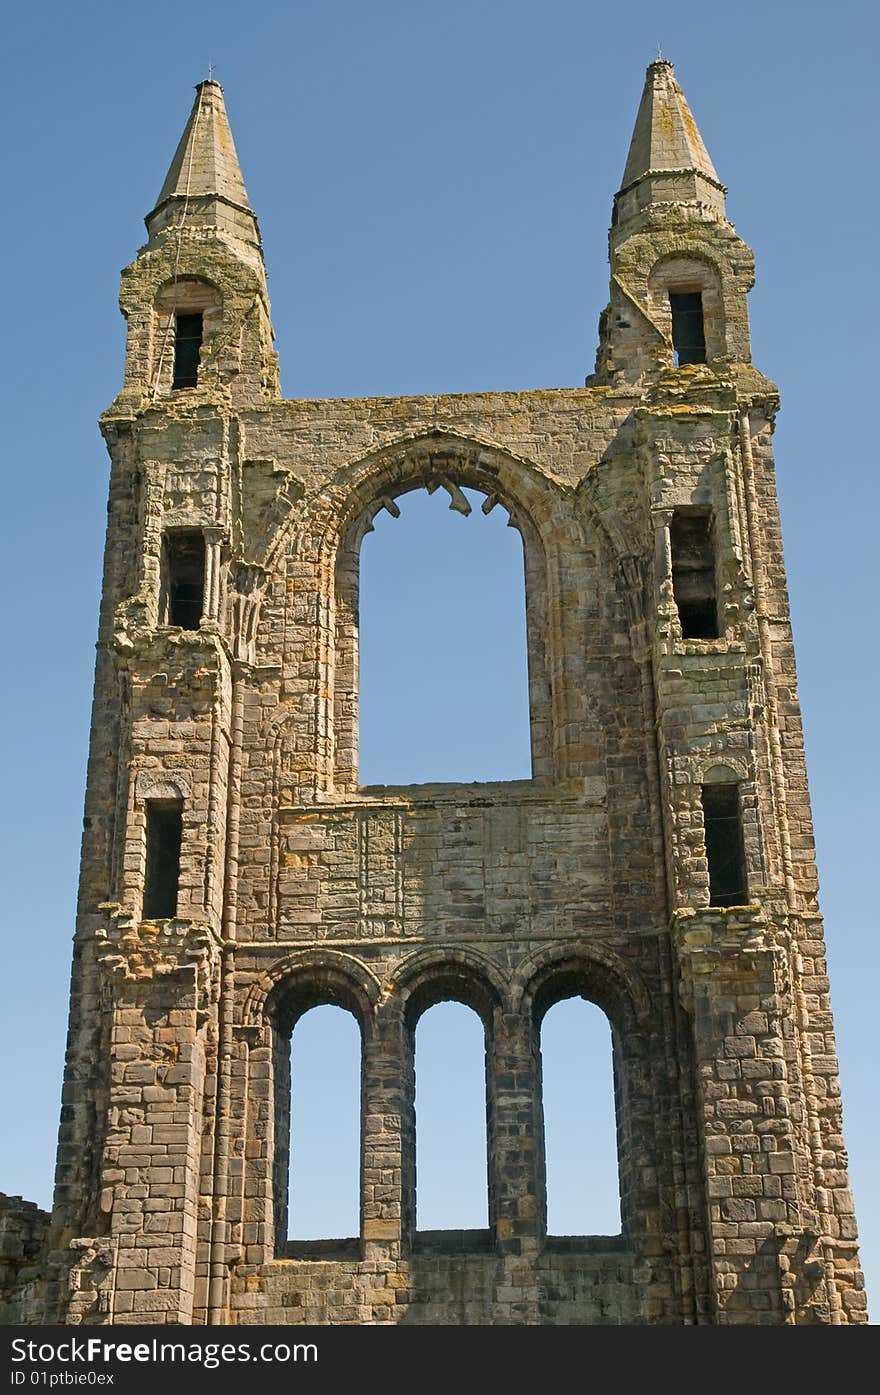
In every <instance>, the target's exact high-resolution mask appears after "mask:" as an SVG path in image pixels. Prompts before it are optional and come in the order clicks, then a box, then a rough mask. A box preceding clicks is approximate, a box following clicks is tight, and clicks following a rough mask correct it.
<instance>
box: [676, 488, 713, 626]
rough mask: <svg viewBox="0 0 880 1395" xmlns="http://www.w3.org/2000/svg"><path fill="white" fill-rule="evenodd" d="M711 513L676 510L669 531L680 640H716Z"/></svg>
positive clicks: (705, 510) (706, 510) (706, 511)
mask: <svg viewBox="0 0 880 1395" xmlns="http://www.w3.org/2000/svg"><path fill="white" fill-rule="evenodd" d="M713 533H714V529H713V527H712V515H711V513H710V512H709V511H708V509H704V510H702V511H700V512H687V513H685V512H680V511H679V510H677V509H676V511H675V513H674V514H673V517H672V525H671V527H670V530H669V534H670V543H671V547H672V589H673V592H674V595H675V604H676V606H677V607H678V618H679V622H680V624H681V634H682V638H683V639H717V638H718V635H719V630H718V598H717V594H716V581H715V539H714V536H713Z"/></svg>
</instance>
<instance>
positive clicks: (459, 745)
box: [359, 485, 532, 784]
mask: <svg viewBox="0 0 880 1395" xmlns="http://www.w3.org/2000/svg"><path fill="white" fill-rule="evenodd" d="M447 491H448V492H447ZM450 498H451V500H452V502H451V505H450ZM483 505H484V496H483V495H481V494H479V493H478V492H477V491H475V490H471V489H466V490H462V489H459V488H458V487H457V486H455V485H446V486H445V487H439V488H437V489H436V490H435V491H432V493H430V494H428V493H427V492H425V491H424V490H417V491H414V492H410V493H407V494H405V495H403V496H401V497H399V498H398V499H397V500H396V501H395V503H394V505H393V511H394V512H395V513H396V512H399V513H400V515H401V517H400V518H399V519H397V520H395V518H394V517H393V516H392V513H391V512H389V511H388V510H387V509H382V510H380V512H379V513H378V514H377V515H376V516H375V518H374V520H373V532H372V535H368V536H367V537H366V538H365V540H364V542H363V544H362V547H361V565H360V601H359V651H360V657H359V663H360V680H359V689H360V702H359V721H360V738H359V747H360V767H359V779H360V783H361V784H379V783H382V784H422V783H425V782H428V781H442V782H451V781H456V782H471V781H486V780H511V779H528V778H530V776H531V773H532V768H531V752H530V732H529V675H528V657H527V641H526V606H525V575H524V566H523V542H522V537H521V535H520V533H519V531H518V529H517V528H515V527H508V526H507V524H508V522H509V519H508V515H507V513H506V511H505V510H504V508H503V507H499V508H493V509H491V511H490V512H488V514H487V513H486V511H485V509H484V508H483V507H482V506H483Z"/></svg>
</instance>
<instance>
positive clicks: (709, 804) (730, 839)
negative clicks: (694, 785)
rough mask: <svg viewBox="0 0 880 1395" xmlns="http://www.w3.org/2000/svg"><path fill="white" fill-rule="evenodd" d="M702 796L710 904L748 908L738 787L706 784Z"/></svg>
mask: <svg viewBox="0 0 880 1395" xmlns="http://www.w3.org/2000/svg"><path fill="white" fill-rule="evenodd" d="M702 793H703V824H704V828H705V836H706V858H707V861H708V863H709V905H710V906H745V905H747V903H748V899H749V898H748V887H747V884H746V859H745V850H744V848H743V829H742V809H741V804H740V794H739V786H738V785H733V784H730V785H703V791H702Z"/></svg>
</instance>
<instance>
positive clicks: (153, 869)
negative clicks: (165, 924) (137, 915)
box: [144, 799, 183, 920]
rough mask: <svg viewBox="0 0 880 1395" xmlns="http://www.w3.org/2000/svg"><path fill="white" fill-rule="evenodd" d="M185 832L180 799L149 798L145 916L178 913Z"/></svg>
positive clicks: (166, 916) (152, 917)
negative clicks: (181, 856) (181, 845)
mask: <svg viewBox="0 0 880 1395" xmlns="http://www.w3.org/2000/svg"><path fill="white" fill-rule="evenodd" d="M182 836H183V805H182V803H181V802H180V800H175V799H167V800H166V799H151V800H149V801H148V803H147V866H146V876H145V879H144V920H167V919H169V918H170V917H171V916H174V915H177V892H178V887H179V884H180V844H181V839H182Z"/></svg>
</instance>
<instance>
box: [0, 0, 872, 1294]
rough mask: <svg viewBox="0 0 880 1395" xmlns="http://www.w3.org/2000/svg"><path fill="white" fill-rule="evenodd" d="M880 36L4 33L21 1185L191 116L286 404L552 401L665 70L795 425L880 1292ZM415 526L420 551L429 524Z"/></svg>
mask: <svg viewBox="0 0 880 1395" xmlns="http://www.w3.org/2000/svg"><path fill="white" fill-rule="evenodd" d="M877 30H878V23H877V8H876V6H875V5H874V4H869V3H863V4H862V3H853V2H852V0H841V3H839V4H837V5H835V6H834V7H833V8H832V9H829V7H828V6H827V5H821V6H820V5H818V4H815V3H809V0H807V2H806V3H793V0H785V2H784V3H776V4H770V5H768V4H766V3H760V4H758V3H755V0H740V3H738V4H737V5H736V7H735V9H733V10H732V9H731V8H730V7H729V6H727V7H722V6H711V5H706V4H705V3H681V2H680V0H669V3H667V4H666V5H664V6H662V7H659V6H657V5H655V4H651V3H639V0H619V3H618V4H616V5H614V6H612V5H609V4H607V3H606V4H602V5H591V4H589V3H584V0H544V3H542V4H540V5H538V4H537V3H535V0H532V3H525V2H524V0H508V3H502V0H486V2H485V3H480V0H469V2H468V0H437V2H436V3H434V2H433V0H431V2H429V3H424V4H414V3H412V0H410V3H389V2H388V0H375V2H374V3H372V4H363V3H353V0H344V2H341V3H331V2H330V0H325V3H318V2H317V0H312V3H296V0H290V2H289V3H284V4H279V3H273V0H264V3H263V4H261V5H260V6H254V5H251V6H247V7H244V6H235V5H231V4H228V3H226V0H214V2H213V3H211V4H206V3H202V0H193V2H192V3H190V4H188V5H185V6H184V5H180V4H174V5H172V4H169V3H167V0H154V3H152V4H151V5H149V6H147V7H145V6H143V5H133V4H126V3H118V2H117V3H114V4H109V3H92V4H89V5H83V6H68V5H64V6H62V5H61V4H58V3H53V4H40V3H32V4H30V5H29V6H27V7H25V6H17V7H15V9H14V10H13V11H12V12H11V13H10V14H9V15H8V16H7V18H6V21H5V25H4V45H3V53H2V55H0V65H2V83H0V102H2V104H3V106H4V108H5V110H4V111H3V130H4V142H3V161H4V164H5V168H4V171H3V187H4V191H5V193H6V196H7V209H6V216H5V219H4V222H3V238H4V243H5V245H4V249H3V251H4V265H5V267H6V268H7V271H6V282H5V288H4V301H5V306H4V308H5V311H6V324H7V332H6V335H5V336H4V338H3V341H2V346H0V352H2V355H3V365H2V374H0V391H2V393H3V396H4V403H3V445H4V448H5V465H6V469H5V479H4V503H5V506H6V518H7V525H6V535H5V555H6V565H5V577H6V585H7V594H6V606H5V611H4V614H5V642H4V644H3V649H2V654H3V663H4V665H5V670H6V673H5V682H4V683H3V685H2V689H0V700H2V703H3V711H2V719H0V731H2V732H3V733H4V736H5V737H6V738H7V740H6V749H5V751H4V775H5V781H4V784H5V798H4V800H3V802H2V818H3V827H2V837H0V850H2V857H3V861H4V867H3V886H4V898H3V911H2V916H3V946H4V954H5V960H4V967H5V971H6V972H5V992H4V1008H5V1011H4V1015H3V1020H2V1026H0V1030H2V1039H0V1051H2V1056H0V1059H2V1060H3V1062H4V1065H3V1067H2V1098H0V1105H2V1111H3V1112H2V1116H0V1117H2V1118H3V1119H4V1128H3V1130H2V1143H0V1150H2V1154H0V1187H2V1188H3V1189H4V1190H6V1191H11V1192H22V1193H24V1194H25V1195H26V1196H29V1197H31V1198H33V1199H34V1200H37V1201H39V1202H40V1203H41V1204H44V1205H45V1204H47V1202H48V1201H49V1197H50V1191H51V1170H52V1159H53V1153H54V1136H55V1130H56V1125H57V1114H58V1094H59V1086H60V1078H61V1066H62V1056H63V1040H64V1030H65V1023H66V1011H67V984H68V973H69V957H70V936H71V933H72V929H73V906H74V894H75V879H76V867H77V860H78V845H79V829H80V817H81V809H82V793H83V786H84V773H85V758H86V741H87V724H88V708H89V699H90V689H91V675H92V664H93V643H94V636H95V628H96V617H97V602H98V591H99V583H100V560H101V547H102V533H103V521H104V508H105V501H106V488H107V457H106V453H105V451H104V447H103V444H102V442H101V440H100V438H99V436H98V432H97V429H96V425H95V422H96V418H97V416H98V414H99V412H100V411H101V410H102V409H103V408H104V407H105V406H107V405H108V403H109V402H110V400H111V399H112V397H113V395H114V393H115V392H116V390H117V388H118V386H119V384H120V381H121V369H122V349H123V322H122V319H121V317H120V316H119V313H118V310H117V307H116V297H117V291H118V274H119V270H120V268H121V267H122V266H123V265H125V264H126V262H128V261H129V260H130V259H131V258H132V256H133V255H134V253H135V252H136V250H137V248H138V247H139V246H140V245H141V243H142V242H143V239H144V229H143V224H142V222H141V219H142V217H143V215H144V214H145V213H146V212H147V211H148V210H149V209H150V207H151V206H152V203H153V201H154V200H155V197H156V194H157V193H158V190H159V187H160V184H161V182H162V178H163V176H164V173H165V170H166V168H167V165H168V163H169V161H170V158H171V155H172V153H173V150H174V147H175V144H176V142H177V140H178V137H179V135H180V132H181V129H182V127H183V123H184V121H185V119H186V116H187V114H188V111H189V108H190V104H191V100H192V88H193V85H194V83H195V82H196V81H198V80H199V78H201V77H202V76H204V75H205V74H206V70H207V65H208V63H209V62H211V63H213V64H214V66H215V72H216V76H218V77H219V79H220V80H221V81H222V82H223V84H224V87H225V90H226V97H227V104H228V108H229V112H230V116H231V119H232V124H233V129H234V132H235V137H236V142H237V145H238V151H239V155H240V157H241V161H242V165H243V169H244V174H245V179H246V182H247V186H248V189H249V192H250V196H251V201H252V203H253V204H254V207H255V208H256V210H257V213H258V215H259V218H260V223H261V227H262V230H263V234H264V241H265V249H266V258H267V264H268V268H269V278H270V279H269V285H270V293H271V297H272V305H273V312H274V322H275V328H276V333H277V339H278V349H279V353H280V356H281V366H282V379H283V384H284V390H285V392H286V394H287V395H289V396H297V397H309V396H349V395H356V396H361V395H368V394H395V393H412V392H434V391H463V390H469V389H495V388H529V387H550V386H557V385H564V384H578V383H581V382H582V381H583V378H584V376H585V374H586V373H588V372H589V371H590V370H591V368H592V363H593V355H594V352H595V341H596V332H595V326H596V321H597V318H598V315H599V312H600V310H601V309H602V307H603V306H604V305H605V303H606V298H607V274H608V273H607V261H606V234H607V227H608V221H609V216H610V208H611V198H612V195H613V193H614V192H615V190H616V188H617V187H618V184H619V182H620V176H621V173H622V169H623V163H624V158H625V154H626V148H627V143H628V140H629V135H630V132H631V129H632V123H633V119H634V116H635V111H636V106H637V103H638V98H639V94H640V91H641V85H642V79H643V74H644V68H645V65H646V63H647V62H649V61H650V60H651V58H652V57H653V56H654V55H655V53H656V48H657V44H658V41H659V42H662V44H663V51H664V53H665V54H667V55H668V56H669V57H670V58H672V60H673V61H674V63H675V65H676V70H677V74H678V77H679V79H680V81H681V82H682V85H683V86H684V89H685V92H686V94H687V96H688V99H689V101H690V104H691V107H692V109H693V111H694V113H695V115H696V118H697V121H698V123H699V125H700V128H701V131H702V134H703V137H704V139H705V141H706V143H707V145H708V148H709V150H710V153H711V155H712V157H713V160H714V162H715V165H716V167H717V169H718V171H719V174H720V177H721V178H722V180H723V181H724V182H725V183H726V184H727V185H728V186H729V190H730V193H729V198H728V210H729V214H730V217H731V218H732V220H733V221H734V222H735V224H736V226H737V228H738V230H739V231H740V233H741V234H742V236H743V237H744V238H745V239H746V240H747V241H748V242H749V243H750V244H751V246H752V247H753V248H754V250H755V253H756V257H757V274H758V283H757V286H756V288H755V290H754V292H753V293H752V296H751V315H752V336H753V351H754V357H755V361H756V363H757V364H758V366H759V367H761V368H762V369H763V370H764V371H765V372H767V373H768V374H769V375H770V376H771V377H773V378H774V379H775V380H776V381H777V382H778V383H779V384H780V387H781V390H782V400H783V411H782V414H781V416H780V421H779V428H778V431H777V437H776V445H777V463H778V467H779V488H780V498H781V505H782V517H783V530H784V538H785V546H786V559H787V563H788V572H789V581H790V586H791V594H792V609H793V615H794V622H795V634H796V645H797V656H798V665H799V673H800V693H801V700H802V704H803V709H804V716H805V722H806V732H807V755H808V764H809V773H810V782H811V790H812V796H813V803H814V809H815V818H816V831H817V838H818V848H819V865H820V873H821V877H822V902H823V907H824V910H825V913H826V918H827V924H828V943H829V958H830V964H831V971H832V989H833V1006H834V1010H835V1014H836V1023H837V1031H838V1040H839V1047H840V1054H841V1062H842V1074H843V1092H844V1104H845V1110H846V1113H845V1123H846V1132H847V1139H848V1143H849V1148H850V1155H851V1164H852V1173H853V1178H854V1182H855V1187H856V1200H857V1205H858V1209H859V1217H860V1222H861V1227H862V1234H863V1242H864V1251H863V1253H864V1259H865V1265H866V1269H867V1271H868V1275H869V1285H870V1282H871V1278H872V1277H873V1279H874V1284H873V1287H874V1291H875V1294H876V1293H877V1292H880V1282H878V1281H880V1205H878V1197H877V1167H876V1158H877V1131H878V1124H877V1108H876V1087H875V1075H876V1070H875V1057H876V1042H875V1010H874V1002H873V999H874V996H875V992H876V985H877V983H878V982H880V962H878V960H880V951H878V936H877V931H876V905H877V894H876V886H875V882H874V875H873V874H874V869H875V865H876V862H877V852H876V844H877V824H878V821H877V812H876V791H877V789H878V788H880V778H878V777H880V771H878V754H877V742H876V739H875V735H874V733H875V730H876V706H877V705H876V699H875V691H876V686H877V647H876V640H877V635H876V615H877V603H876V596H877V582H878V577H877V567H876V557H877V552H878V548H877V541H876V519H877V517H878V502H880V501H878V498H877V494H878V472H877V468H876V463H877V462H876V444H875V439H876V438H875V435H874V430H875V428H874V426H873V423H872V420H871V414H872V411H873V405H874V401H875V397H876V387H875V380H876V374H877V351H876V324H877V313H878V305H877V276H876V265H875V257H876V251H875V241H876V231H875V230H876V228H877V226H878V208H877V202H878V194H877V189H878V182H877V178H876V150H877V148H878V135H880V133H878V130H877V101H876V88H877V82H876V53H877V40H878V32H877ZM453 521H454V522H456V523H458V522H459V520H457V519H454V520H453ZM490 522H491V520H490ZM400 524H405V525H406V527H405V529H404V530H403V533H401V534H400V535H399V536H400V537H401V538H402V537H403V536H404V534H405V532H406V529H408V528H411V527H412V528H415V527H416V526H417V523H416V521H415V520H413V521H411V522H407V517H406V515H405V516H404V518H403V519H401V520H400ZM444 524H445V518H444ZM396 526H398V527H399V526H400V525H396ZM438 526H440V525H438ZM469 526H470V520H468V521H467V522H465V523H462V527H463V528H467V527H469ZM481 536H483V534H482V533H481ZM509 536H514V535H512V534H510V535H509ZM389 537H390V534H389ZM377 541H378V538H376V539H370V540H369V542H368V545H370V544H375V543H376V542H377ZM400 545H401V546H403V545H404V544H403V543H401V544H400ZM487 545H488V544H487ZM394 546H396V544H392V543H391V542H389V544H388V548H387V556H388V564H389V567H393V564H394V558H393V553H394ZM417 546H419V547H421V544H417ZM502 551H503V549H502ZM498 557H499V563H498V564H499V566H500V565H502V562H501V552H499V554H498ZM377 584H380V583H379V582H377ZM386 584H387V578H386ZM512 623H514V622H513V621H512ZM428 739H429V741H430V742H432V743H434V742H436V732H433V733H431V734H429V737H428ZM382 758H383V757H382V754H381V750H380V751H379V753H378V754H377V760H378V761H379V762H380V764H381V761H382ZM449 1011H452V1010H451V1009H450V1010H449ZM438 1020H439V1019H438ZM305 1026H306V1024H305V1023H304V1024H303V1028H302V1029H298V1030H304V1029H305ZM570 1026H571V1030H574V1029H575V1028H574V1024H570ZM428 1028H429V1023H428V1020H427V1019H426V1024H425V1031H428ZM465 1035H466V1033H464V1031H462V1032H461V1033H456V1032H449V1031H448V1032H447V1034H446V1036H447V1039H449V1038H451V1037H455V1038H456V1039H457V1038H458V1037H459V1036H460V1037H461V1039H462V1041H464V1037H465ZM428 1081H429V1076H428V1074H427V1068H426V1070H425V1072H423V1083H424V1090H425V1091H427V1090H428V1089H429V1085H428ZM423 1097H424V1095H423ZM443 1108H444V1106H443V1104H442V1101H438V1103H437V1105H436V1111H437V1113H438V1115H439V1116H442V1110H443ZM425 1223H426V1224H427V1223H428V1222H427V1221H426V1222H425ZM435 1223H438V1224H440V1223H442V1220H440V1221H436V1222H435ZM453 1223H454V1222H453ZM461 1223H467V1222H466V1221H463V1222H461ZM878 1301H880V1300H878Z"/></svg>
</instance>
